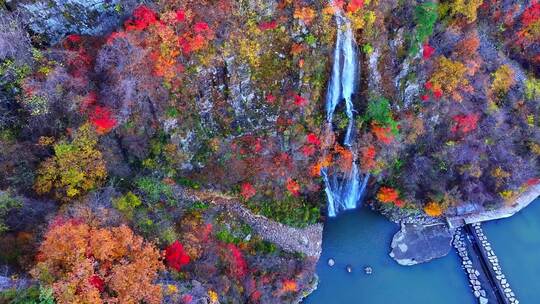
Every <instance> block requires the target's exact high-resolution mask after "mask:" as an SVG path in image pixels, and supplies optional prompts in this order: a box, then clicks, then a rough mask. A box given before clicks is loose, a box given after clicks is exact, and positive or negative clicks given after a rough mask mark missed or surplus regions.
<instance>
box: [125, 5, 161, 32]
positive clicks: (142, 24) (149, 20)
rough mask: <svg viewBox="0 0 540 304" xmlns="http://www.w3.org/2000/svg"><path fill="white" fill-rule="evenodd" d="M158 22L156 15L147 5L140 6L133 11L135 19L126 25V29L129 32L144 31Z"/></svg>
mask: <svg viewBox="0 0 540 304" xmlns="http://www.w3.org/2000/svg"><path fill="white" fill-rule="evenodd" d="M156 22H157V15H156V13H155V12H154V11H153V10H151V9H149V8H148V7H146V6H145V5H140V6H139V7H137V8H136V9H135V10H134V11H133V17H132V18H131V19H129V20H128V21H126V22H125V23H124V27H125V28H126V30H128V31H133V30H135V31H142V30H144V29H146V28H147V27H148V26H150V25H151V24H154V23H156Z"/></svg>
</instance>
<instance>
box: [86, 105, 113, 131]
mask: <svg viewBox="0 0 540 304" xmlns="http://www.w3.org/2000/svg"><path fill="white" fill-rule="evenodd" d="M90 122H91V123H92V124H93V125H94V127H95V128H96V131H97V132H98V133H100V134H105V133H107V132H109V131H110V130H111V129H112V128H114V126H116V119H114V118H113V117H112V114H111V111H110V110H109V109H108V108H106V107H102V106H96V107H95V108H94V111H93V112H92V113H91V114H90Z"/></svg>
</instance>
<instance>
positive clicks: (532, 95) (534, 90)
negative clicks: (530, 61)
mask: <svg viewBox="0 0 540 304" xmlns="http://www.w3.org/2000/svg"><path fill="white" fill-rule="evenodd" d="M525 98H527V99H528V100H534V99H540V79H536V78H533V77H529V78H527V80H526V81H525Z"/></svg>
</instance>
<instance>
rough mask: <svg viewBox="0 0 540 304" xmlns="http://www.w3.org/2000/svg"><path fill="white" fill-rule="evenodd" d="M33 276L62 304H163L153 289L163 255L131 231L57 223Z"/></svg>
mask: <svg viewBox="0 0 540 304" xmlns="http://www.w3.org/2000/svg"><path fill="white" fill-rule="evenodd" d="M37 260H38V263H37V265H36V266H35V267H34V269H32V271H31V274H32V275H33V276H34V277H35V278H36V279H39V280H40V281H41V283H42V284H44V285H46V286H50V287H52V289H53V291H54V297H55V299H56V302H57V303H58V304H68V303H69V304H72V303H93V304H94V303H95V304H99V303H140V302H142V301H144V302H145V303H149V304H151V303H160V302H161V299H162V295H161V287H160V286H159V285H156V284H154V283H153V281H154V280H155V279H156V278H157V272H158V271H159V270H162V269H163V268H164V267H163V264H162V262H161V260H160V252H159V250H158V249H156V248H155V247H154V246H153V245H152V244H150V243H147V242H144V241H143V239H142V238H141V237H140V236H137V235H135V234H134V233H133V232H132V231H131V229H130V228H128V227H127V226H120V227H113V228H96V227H92V226H90V225H88V224H85V223H82V222H80V221H77V220H68V221H65V220H57V221H56V222H55V223H53V225H52V226H51V228H50V229H49V231H48V232H47V233H46V235H45V240H44V241H43V243H42V244H41V246H40V248H39V253H38V256H37Z"/></svg>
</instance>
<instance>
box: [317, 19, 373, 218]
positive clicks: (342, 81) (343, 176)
mask: <svg viewBox="0 0 540 304" xmlns="http://www.w3.org/2000/svg"><path fill="white" fill-rule="evenodd" d="M335 17H336V26H337V38H336V48H335V50H334V63H333V67H332V75H331V78H330V82H329V85H328V92H327V96H326V128H327V132H326V134H332V133H333V132H332V121H333V117H334V112H335V110H336V107H337V106H338V105H339V104H340V102H345V112H346V115H347V118H348V125H347V130H346V133H345V137H344V140H343V146H344V147H346V148H347V149H349V150H350V151H351V153H352V155H353V162H352V165H351V167H350V170H348V171H347V172H330V171H329V168H328V167H325V168H323V169H322V170H321V175H322V177H323V180H324V185H325V192H326V196H327V199H328V215H329V216H331V217H333V216H336V214H337V213H338V212H340V211H343V210H348V209H354V208H356V206H357V204H358V202H359V201H360V199H361V198H362V195H363V194H364V191H365V189H366V185H367V182H368V179H369V174H365V175H364V177H363V178H361V173H360V170H359V168H358V164H357V155H356V152H355V149H354V147H353V146H354V143H355V142H354V141H355V139H354V115H355V113H356V111H355V109H354V104H353V96H354V93H355V91H356V86H357V83H358V80H359V79H357V78H358V75H359V66H358V60H357V46H356V43H355V39H354V35H353V32H352V29H351V23H350V21H349V20H348V19H347V18H345V17H344V16H343V14H342V12H341V11H338V12H336V15H335Z"/></svg>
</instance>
